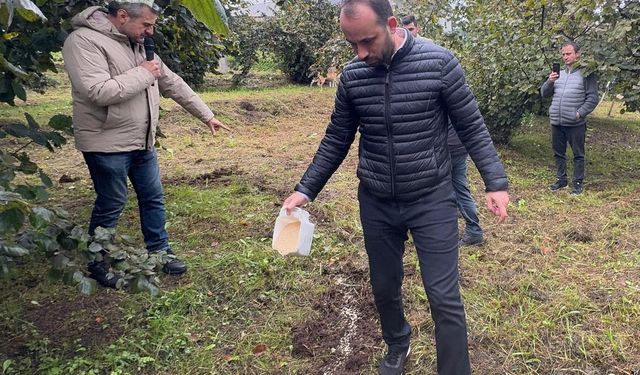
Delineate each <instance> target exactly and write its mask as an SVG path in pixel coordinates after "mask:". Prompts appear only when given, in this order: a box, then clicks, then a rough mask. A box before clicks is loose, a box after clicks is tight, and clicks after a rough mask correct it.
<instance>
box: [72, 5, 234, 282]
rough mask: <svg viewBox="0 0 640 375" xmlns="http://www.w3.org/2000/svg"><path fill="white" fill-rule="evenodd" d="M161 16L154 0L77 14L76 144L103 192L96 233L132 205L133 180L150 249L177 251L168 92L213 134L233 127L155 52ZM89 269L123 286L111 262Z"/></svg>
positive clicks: (173, 266)
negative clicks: (168, 185) (161, 154)
mask: <svg viewBox="0 0 640 375" xmlns="http://www.w3.org/2000/svg"><path fill="white" fill-rule="evenodd" d="M159 13H160V9H159V8H158V6H157V5H155V4H154V3H153V0H128V1H123V0H117V1H111V2H110V3H109V4H108V6H107V9H104V8H102V7H99V6H94V7H90V8H87V9H86V10H85V11H83V12H82V13H79V14H78V15H77V16H75V17H74V18H73V20H72V22H71V23H72V26H73V28H74V31H73V32H72V33H71V34H70V35H69V37H68V38H67V40H66V41H65V43H64V47H63V50H62V54H63V57H64V61H65V67H66V69H67V72H68V74H69V79H70V81H71V86H72V97H73V128H74V137H75V142H76V148H77V149H78V150H80V151H81V152H82V154H83V156H84V159H85V161H86V163H87V167H88V168H89V173H90V174H91V179H92V180H93V185H94V189H95V192H96V201H95V204H94V207H93V212H92V214H91V222H90V225H89V234H91V235H93V234H94V231H95V229H96V228H97V227H103V228H114V227H115V226H116V224H117V222H118V219H119V216H120V214H121V213H122V210H123V209H124V206H125V204H126V202H127V178H128V179H129V180H130V181H131V184H132V185H133V188H134V189H135V191H136V194H137V199H138V206H139V210H140V222H141V227H142V233H143V235H144V241H145V245H146V247H147V250H148V251H149V252H155V251H166V252H167V253H168V254H173V253H172V250H171V248H170V246H169V237H168V234H167V232H166V230H165V228H164V227H165V208H164V196H163V192H162V184H161V181H160V170H159V167H158V158H157V154H156V150H155V148H154V144H155V136H156V130H157V126H158V119H159V109H160V94H162V95H163V96H166V97H170V98H172V99H173V100H175V101H176V102H178V104H180V105H181V106H182V107H184V108H185V109H186V110H187V111H188V112H189V113H191V114H192V115H194V116H195V117H197V118H198V119H200V121H202V122H203V123H205V124H206V125H207V126H208V127H209V129H210V130H211V133H212V134H215V133H216V131H218V130H219V129H221V128H223V129H226V130H229V129H228V128H227V127H226V126H225V125H224V124H222V123H221V122H220V121H219V120H217V119H216V118H214V115H213V113H212V112H211V110H210V109H209V108H208V107H207V105H206V104H205V103H204V102H203V101H202V100H201V99H200V98H199V97H198V96H197V94H196V93H195V92H194V91H193V90H192V89H191V88H190V87H189V86H188V85H187V84H186V83H185V82H184V81H183V80H182V78H180V77H179V76H178V75H176V74H175V73H173V72H172V71H171V70H170V69H169V68H168V67H167V66H166V65H165V64H164V63H163V62H162V61H161V60H160V59H159V58H158V57H157V56H155V55H154V54H153V51H152V49H151V48H152V46H153V44H152V43H146V44H145V43H144V41H145V38H147V37H150V36H151V35H153V32H154V27H155V23H156V20H157V18H158V14H159ZM145 47H147V51H146V52H148V53H146V52H145ZM186 270H187V267H186V265H185V264H184V263H183V262H182V261H180V260H178V259H177V258H174V259H172V260H170V261H169V262H168V263H166V264H165V265H164V268H163V271H164V272H165V273H168V274H182V273H184V272H185V271H186ZM89 272H90V274H91V277H93V278H94V279H95V280H96V281H98V282H99V283H100V284H101V285H103V286H106V287H111V288H115V286H116V283H117V281H118V278H117V277H113V276H112V277H109V275H110V269H109V264H108V263H107V262H105V261H102V262H92V263H91V264H89ZM111 275H112V274H111Z"/></svg>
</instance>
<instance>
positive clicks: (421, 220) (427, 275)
mask: <svg viewBox="0 0 640 375" xmlns="http://www.w3.org/2000/svg"><path fill="white" fill-rule="evenodd" d="M358 200H359V202H360V220H361V221H362V228H363V231H364V241H365V248H366V250H367V255H368V257H369V273H370V277H371V287H372V289H373V296H374V300H375V304H376V307H377V309H378V314H379V315H380V323H381V325H382V337H383V338H384V340H385V342H386V343H387V345H389V347H390V348H396V349H405V348H407V347H408V346H409V339H410V337H411V327H410V325H409V323H408V322H407V320H406V319H405V316H404V310H403V304H402V291H401V288H402V279H403V277H404V271H403V260H402V258H403V254H404V249H405V241H406V240H407V239H408V237H407V232H410V233H411V236H412V237H413V241H414V243H415V246H416V250H417V255H418V260H419V262H420V273H421V276H422V282H423V284H424V287H425V291H426V292H427V297H428V300H429V305H430V307H431V317H432V318H433V321H434V324H435V336H436V351H437V357H438V359H437V363H438V364H437V366H438V374H440V375H454V374H455V375H466V374H470V373H471V370H470V364H469V351H468V345H467V324H466V319H465V313H464V305H463V304H462V298H461V297H460V288H459V285H458V219H457V218H458V208H457V205H456V200H455V195H454V192H453V187H452V186H451V181H450V179H447V181H444V182H443V184H442V185H441V186H440V187H439V188H438V189H436V190H435V191H434V192H432V193H430V194H428V195H426V196H424V197H422V198H421V199H419V200H417V201H414V202H399V201H396V200H383V199H379V198H376V197H375V196H373V195H371V194H370V193H369V192H368V191H367V190H366V189H365V188H364V187H362V185H361V186H360V187H359V189H358Z"/></svg>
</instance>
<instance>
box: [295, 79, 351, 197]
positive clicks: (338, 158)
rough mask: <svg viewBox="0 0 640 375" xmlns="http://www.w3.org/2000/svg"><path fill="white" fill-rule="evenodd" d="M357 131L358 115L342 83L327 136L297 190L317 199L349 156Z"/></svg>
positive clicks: (339, 86)
mask: <svg viewBox="0 0 640 375" xmlns="http://www.w3.org/2000/svg"><path fill="white" fill-rule="evenodd" d="M343 76H344V74H343ZM357 130H358V118H357V116H356V114H355V112H354V110H353V106H352V105H351V103H350V102H349V99H348V97H347V93H346V90H345V89H344V85H343V84H342V82H340V84H339V85H338V90H337V92H336V100H335V106H334V108H333V113H332V114H331V121H330V122H329V126H328V127H327V131H326V133H325V136H324V138H323V139H322V142H320V147H319V148H318V151H317V152H316V154H315V156H314V157H313V161H312V162H311V164H310V165H309V167H308V168H307V171H306V172H305V173H304V175H303V176H302V179H301V180H300V182H299V183H298V184H297V185H296V187H295V191H298V192H300V193H303V194H305V195H306V196H307V197H309V199H311V200H313V199H315V198H316V196H317V195H318V193H320V191H321V190H322V188H323V187H324V185H325V184H326V183H327V181H328V180H329V178H330V177H331V175H332V174H333V172H335V171H336V169H338V167H339V166H340V164H341V163H342V161H343V160H344V158H345V157H346V156H347V153H348V152H349V148H350V147H351V144H352V143H353V140H354V139H355V135H356V132H357Z"/></svg>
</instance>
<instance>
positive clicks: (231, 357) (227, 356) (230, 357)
mask: <svg viewBox="0 0 640 375" xmlns="http://www.w3.org/2000/svg"><path fill="white" fill-rule="evenodd" d="M222 358H223V359H224V360H225V361H226V362H231V361H233V356H232V355H231V354H225V355H224V357H222Z"/></svg>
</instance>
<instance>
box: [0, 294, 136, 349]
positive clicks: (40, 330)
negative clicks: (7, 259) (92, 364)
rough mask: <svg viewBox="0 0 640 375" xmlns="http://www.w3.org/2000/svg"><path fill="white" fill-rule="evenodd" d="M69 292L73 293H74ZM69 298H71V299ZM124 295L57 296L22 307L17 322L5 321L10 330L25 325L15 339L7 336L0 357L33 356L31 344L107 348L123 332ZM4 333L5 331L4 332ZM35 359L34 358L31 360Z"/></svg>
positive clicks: (64, 347)
mask: <svg viewBox="0 0 640 375" xmlns="http://www.w3.org/2000/svg"><path fill="white" fill-rule="evenodd" d="M72 293H75V291H73V292H72ZM70 298H71V299H70ZM122 299H123V296H122V295H121V293H118V292H110V291H109V292H105V293H101V294H100V298H95V297H85V296H82V295H80V294H77V295H71V296H69V295H59V296H57V297H55V299H51V300H48V301H46V302H40V303H39V304H30V305H26V306H25V310H24V315H23V316H22V317H21V319H20V322H13V323H11V322H10V321H9V322H7V323H8V324H10V325H11V327H12V328H13V329H9V330H8V331H9V332H11V331H12V330H14V329H15V328H16V327H17V326H18V325H24V329H23V330H18V331H15V332H16V333H18V332H19V331H23V332H20V333H18V334H17V335H16V336H12V335H11V333H9V335H8V337H5V338H6V341H5V340H2V341H4V344H6V345H0V355H2V356H6V357H7V358H13V359H19V358H24V357H28V356H30V355H37V353H32V351H33V348H32V345H33V343H35V342H39V344H38V347H40V346H41V345H46V346H47V347H48V348H53V349H56V350H62V351H63V352H67V351H68V352H69V353H71V352H74V351H75V350H77V348H78V347H83V348H86V349H87V350H91V349H93V348H95V347H97V346H98V345H100V346H104V345H108V344H110V343H112V342H114V341H115V340H117V339H118V338H119V337H120V336H122V334H123V333H124V331H125V326H126V324H125V323H124V322H123V321H122V313H121V312H120V311H119V309H118V305H119V303H120V302H121V301H122ZM5 332H7V331H5ZM33 359H35V360H37V358H33Z"/></svg>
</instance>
